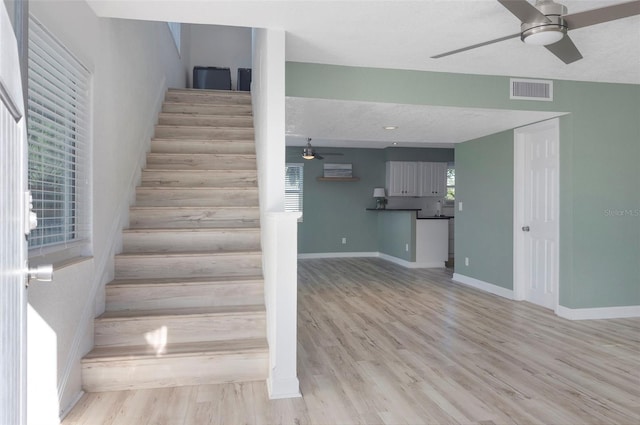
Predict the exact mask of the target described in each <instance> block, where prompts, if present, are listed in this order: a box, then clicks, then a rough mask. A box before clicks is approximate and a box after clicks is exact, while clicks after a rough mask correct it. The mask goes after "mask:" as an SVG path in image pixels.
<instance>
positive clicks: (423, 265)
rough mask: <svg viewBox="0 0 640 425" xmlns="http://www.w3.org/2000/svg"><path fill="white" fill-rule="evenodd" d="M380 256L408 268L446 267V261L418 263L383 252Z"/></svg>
mask: <svg viewBox="0 0 640 425" xmlns="http://www.w3.org/2000/svg"><path fill="white" fill-rule="evenodd" d="M378 257H380V258H382V259H383V260H387V261H389V262H391V263H395V264H398V265H400V266H402V267H406V268H408V269H438V268H444V261H442V262H434V263H416V262H412V261H407V260H403V259H402V258H398V257H394V256H392V255H389V254H384V253H382V252H379V253H378Z"/></svg>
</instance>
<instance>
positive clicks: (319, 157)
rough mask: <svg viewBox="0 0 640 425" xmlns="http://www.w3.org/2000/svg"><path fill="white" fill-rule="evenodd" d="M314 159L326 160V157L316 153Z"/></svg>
mask: <svg viewBox="0 0 640 425" xmlns="http://www.w3.org/2000/svg"><path fill="white" fill-rule="evenodd" d="M313 159H324V156H322V155H319V154H318V153H317V152H316V156H315V157H314V158H313Z"/></svg>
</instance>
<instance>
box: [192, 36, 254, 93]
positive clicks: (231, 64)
mask: <svg viewBox="0 0 640 425" xmlns="http://www.w3.org/2000/svg"><path fill="white" fill-rule="evenodd" d="M188 27H189V29H190V35H189V37H190V40H191V47H190V49H189V56H190V57H189V70H190V71H189V74H190V76H189V87H192V85H193V67H194V66H217V67H222V68H231V87H232V89H233V90H236V87H237V77H238V68H251V28H242V27H226V26H218V25H197V24H193V25H188Z"/></svg>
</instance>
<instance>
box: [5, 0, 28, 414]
mask: <svg viewBox="0 0 640 425" xmlns="http://www.w3.org/2000/svg"><path fill="white" fill-rule="evenodd" d="M0 49H1V50H0V55H2V58H1V60H0V165H1V167H0V168H1V169H2V174H3V175H2V177H0V194H1V195H2V202H1V204H0V235H1V236H2V246H0V312H1V313H2V316H3V317H2V319H0V357H1V359H0V376H2V382H0V423H3V424H4V423H6V424H11V425H14V424H15V425H22V424H25V423H26V403H27V400H26V332H27V329H26V317H27V316H26V315H27V293H26V286H25V283H26V280H25V278H26V260H27V243H26V239H25V233H27V232H26V229H25V221H26V218H25V213H26V207H27V205H26V201H25V193H26V189H27V184H26V182H27V171H26V167H27V156H26V155H27V148H26V145H27V139H26V118H25V111H24V102H23V95H22V83H21V76H20V61H19V55H18V44H17V42H16V38H15V34H14V31H13V27H12V25H11V21H10V19H9V15H8V13H7V9H6V6H5V4H4V2H0Z"/></svg>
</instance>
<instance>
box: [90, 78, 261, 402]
mask: <svg viewBox="0 0 640 425" xmlns="http://www.w3.org/2000/svg"><path fill="white" fill-rule="evenodd" d="M94 331H95V347H94V349H93V350H92V351H91V352H90V353H89V354H88V355H87V356H86V357H85V358H84V359H83V362H82V373H83V386H84V389H85V390H86V391H92V392H94V391H114V390H123V389H137V388H158V387H171V386H181V385H197V384H208V383H222V382H236V381H252V380H261V379H266V377H267V368H268V347H267V342H266V317H265V306H264V291H263V280H262V252H261V248H260V224H259V208H258V185H257V169H256V156H255V143H254V133H253V117H252V113H251V97H250V95H249V94H248V93H244V92H228V91H211V90H188V89H187V90H173V89H170V90H169V91H168V93H167V95H166V98H165V103H164V105H163V108H162V112H161V113H160V116H159V120H158V125H157V126H156V131H155V137H154V139H153V140H152V141H151V152H150V153H149V154H148V157H147V165H146V168H145V169H144V170H143V172H142V183H141V186H140V187H138V188H137V189H136V202H135V205H133V206H132V207H131V210H130V227H129V229H126V230H124V234H123V252H122V254H119V255H117V256H116V258H115V280H113V281H112V282H110V283H108V284H107V286H106V311H105V313H104V314H102V315H101V316H100V317H97V318H96V319H95V326H94Z"/></svg>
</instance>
